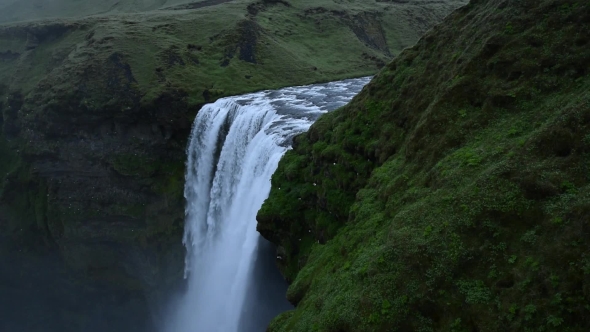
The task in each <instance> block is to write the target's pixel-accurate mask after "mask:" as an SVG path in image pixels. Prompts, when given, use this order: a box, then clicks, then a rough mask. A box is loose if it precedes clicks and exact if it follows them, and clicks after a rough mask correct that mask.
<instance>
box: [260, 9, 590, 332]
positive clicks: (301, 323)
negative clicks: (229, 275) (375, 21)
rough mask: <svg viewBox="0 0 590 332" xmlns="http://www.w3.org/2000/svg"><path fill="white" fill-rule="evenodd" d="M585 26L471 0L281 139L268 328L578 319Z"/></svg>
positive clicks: (587, 178)
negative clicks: (282, 288) (355, 90)
mask: <svg viewBox="0 0 590 332" xmlns="http://www.w3.org/2000/svg"><path fill="white" fill-rule="evenodd" d="M589 36H590V5H588V4H587V3H586V2H584V1H575V0H572V1H570V0H539V1H528V0H520V1H517V0H509V1H506V0H477V1H475V0H474V1H471V3H470V4H469V5H468V6H466V7H463V8H461V9H459V10H458V11H456V12H454V13H453V14H452V15H450V16H449V17H447V18H446V19H445V21H444V22H443V23H442V24H441V25H439V26H437V27H436V28H435V29H433V30H431V31H430V32H428V33H427V34H426V35H425V36H424V37H423V38H421V40H420V41H419V42H418V44H417V45H416V46H414V47H412V48H410V49H407V50H405V51H404V52H402V53H401V54H400V56H399V57H397V58H396V59H395V60H394V61H393V62H392V63H390V64H389V65H387V67H386V68H385V69H383V70H382V71H381V72H380V73H379V74H378V75H377V76H376V77H375V78H374V79H373V81H372V82H371V83H370V84H369V85H368V86H367V87H365V89H364V90H363V92H362V93H361V94H360V95H359V96H358V97H357V98H355V99H354V100H353V101H352V102H351V103H350V104H349V105H348V106H346V107H344V108H342V109H340V110H338V111H335V112H333V113H330V114H327V115H325V116H323V117H322V118H320V119H319V120H318V121H317V122H316V123H315V124H314V125H313V126H312V128H311V129H310V131H309V132H308V133H307V134H304V135H301V136H299V137H297V138H296V139H295V142H294V149H293V150H292V151H290V152H288V153H287V154H286V156H285V157H284V158H283V159H282V161H281V163H280V165H279V169H278V170H277V172H276V173H275V175H274V176H273V179H272V183H273V187H272V191H271V194H270V197H269V199H268V200H267V201H266V202H265V204H264V206H263V207H262V210H261V211H260V212H259V215H258V220H259V224H258V229H259V231H260V232H261V233H262V234H263V235H264V236H265V237H267V238H268V239H270V240H271V241H273V242H274V243H276V244H278V245H279V249H278V255H279V259H278V260H277V262H278V264H279V265H280V267H281V269H282V271H283V273H284V275H285V276H286V277H287V278H288V279H289V280H290V281H291V286H290V288H289V291H288V298H289V299H290V301H291V302H292V303H294V304H295V305H296V309H295V310H293V311H290V312H287V313H284V314H282V315H281V316H279V317H278V318H277V319H275V321H274V322H273V324H272V325H271V328H270V330H271V331H482V332H483V331H588V330H590V319H589V317H590V305H589V303H590V237H589V235H590V233H589V232H590V187H589V186H590V172H589V165H590V93H589V92H588V91H590V78H589V76H588V74H589V73H590V38H589Z"/></svg>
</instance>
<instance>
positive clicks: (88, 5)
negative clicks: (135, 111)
mask: <svg viewBox="0 0 590 332" xmlns="http://www.w3.org/2000/svg"><path fill="white" fill-rule="evenodd" d="M211 1H212V0H195V1H190V0H85V1H79V0H52V1H47V0H0V23H7V22H19V21H33V20H39V19H49V18H59V17H62V18H63V17H70V18H74V17H78V18H80V17H84V16H89V15H100V14H116V13H136V12H144V11H149V10H155V9H161V8H168V7H173V6H178V5H182V4H186V3H192V4H199V3H203V2H211ZM213 1H215V2H227V1H229V0H225V1H224V0H213Z"/></svg>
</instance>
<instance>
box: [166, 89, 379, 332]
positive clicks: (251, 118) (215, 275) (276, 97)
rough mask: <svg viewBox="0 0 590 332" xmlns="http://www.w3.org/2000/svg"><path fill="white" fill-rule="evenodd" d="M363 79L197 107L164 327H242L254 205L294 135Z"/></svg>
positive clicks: (175, 330)
mask: <svg viewBox="0 0 590 332" xmlns="http://www.w3.org/2000/svg"><path fill="white" fill-rule="evenodd" d="M368 81H369V78H360V79H351V80H345V81H339V82H332V83H327V84H317V85H310V86H303V87H292V88H285V89H281V90H276V91H263V92H259V93H253V94H248V95H242V96H237V97H229V98H223V99H220V100H218V101H217V102H215V103H213V104H209V105H205V106H204V107H203V108H202V109H201V111H200V112H199V114H198V115H197V118H196V119H195V123H194V126H193V130H192V134H191V139H190V144H189V147H188V150H187V154H188V160H187V172H186V184H185V197H186V200H187V206H186V226H185V236H184V244H185V246H186V248H187V256H186V270H185V276H186V278H187V279H188V290H187V293H186V294H185V295H184V298H183V299H182V301H181V304H180V306H179V308H178V309H177V312H176V313H175V315H174V318H173V319H172V321H171V322H170V324H169V326H168V327H167V331H168V332H234V331H242V330H241V329H240V326H239V325H240V318H241V315H242V313H243V311H244V309H245V308H244V303H245V297H246V293H247V289H248V286H249V285H250V283H251V282H252V280H250V279H251V275H252V266H253V265H254V262H255V260H256V254H255V253H256V249H257V248H256V246H257V244H258V240H259V235H258V233H257V232H256V213H257V212H258V210H259V209H260V207H261V206H262V203H263V202H264V200H265V199H266V198H267V197H268V193H269V191H270V178H271V176H272V174H273V172H274V171H275V170H276V168H277V165H278V162H279V159H280V158H281V156H282V155H283V154H284V153H285V152H286V151H287V149H288V148H289V144H290V140H291V138H292V137H293V136H295V135H297V134H299V133H302V132H304V131H306V130H307V129H308V128H309V126H310V125H311V124H312V123H313V121H315V120H316V119H317V118H318V117H319V116H320V115H321V114H322V113H325V112H328V111H331V110H333V109H335V108H338V107H340V106H343V105H344V104H346V103H347V102H348V101H349V100H350V99H351V98H352V97H353V96H354V95H356V94H357V93H358V92H359V91H360V90H361V89H362V87H363V86H364V85H365V84H366V83H368ZM281 296H284V294H281ZM263 329H264V327H261V329H260V331H262V330H263ZM244 332H254V331H244Z"/></svg>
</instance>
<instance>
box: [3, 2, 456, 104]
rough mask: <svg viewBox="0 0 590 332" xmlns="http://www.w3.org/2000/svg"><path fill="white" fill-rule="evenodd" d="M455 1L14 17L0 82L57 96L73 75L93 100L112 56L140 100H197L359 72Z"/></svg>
mask: <svg viewBox="0 0 590 332" xmlns="http://www.w3.org/2000/svg"><path fill="white" fill-rule="evenodd" d="M20 3H21V2H19V4H20ZM22 3H25V2H22ZM76 3H78V2H76ZM90 3H92V2H90ZM199 3H200V2H197V5H198V4H199ZM207 3H209V2H207ZM462 3H463V1H460V0H448V1H442V2H436V3H432V2H430V1H425V0H416V1H413V2H410V3H403V4H398V3H392V2H370V3H366V2H365V1H351V2H347V3H338V2H333V1H322V2H318V1H291V2H286V1H282V2H281V1H279V2H268V1H261V2H254V1H245V0H242V1H240V0H236V1H232V2H228V3H223V4H220V5H212V6H208V7H203V8H199V9H185V8H193V7H194V6H192V7H191V6H188V7H183V6H181V7H171V8H172V9H167V10H158V11H150V12H145V13H138V14H116V15H115V14H113V15H108V16H105V15H101V16H93V17H87V18H82V19H58V20H51V21H41V22H33V23H16V24H13V25H6V26H0V82H10V83H9V84H8V85H9V87H10V90H23V93H25V94H26V93H29V92H31V91H33V90H34V89H35V88H37V89H38V90H40V91H42V92H43V93H45V92H49V93H50V94H53V95H57V96H61V95H63V94H64V91H72V89H74V90H76V89H79V86H80V85H81V84H83V85H84V86H85V87H86V88H87V91H85V92H84V93H85V94H89V95H93V96H92V97H93V98H95V99H99V100H100V98H101V97H100V96H98V97H97V96H95V95H104V92H105V91H94V90H95V89H96V90H99V89H98V88H97V86H101V85H102V86H104V81H105V78H103V77H100V76H101V74H104V73H101V71H102V69H103V68H106V67H109V66H113V65H114V66H115V67H117V66H119V65H121V66H129V71H128V75H127V76H128V77H126V79H128V80H129V82H130V83H132V85H130V86H129V88H130V89H134V90H136V92H137V94H139V95H140V98H141V100H142V102H151V101H153V100H154V99H155V98H157V97H158V96H160V95H161V94H162V93H163V91H168V92H172V91H174V92H176V91H178V90H182V91H183V92H184V93H186V94H187V95H188V96H189V98H190V103H192V104H197V103H202V102H204V101H205V100H210V99H213V98H215V97H219V96H225V95H231V94H237V93H242V92H246V91H253V90H258V89H263V88H273V87H279V86H285V85H290V84H303V83H312V82H315V81H326V80H334V79H338V78H344V77H352V76H361V75H368V74H372V73H375V72H376V71H377V70H378V69H379V68H380V67H381V66H383V65H384V64H385V63H386V62H387V61H389V60H390V59H391V58H392V56H394V55H396V54H397V53H399V51H401V50H402V49H403V48H405V47H407V46H409V45H411V44H412V43H414V42H415V41H416V40H417V39H418V37H419V36H420V35H421V34H422V33H424V32H425V31H426V30H427V29H428V28H430V27H431V26H432V25H433V24H434V23H436V22H438V21H439V20H440V19H441V18H442V17H444V15H446V14H447V13H448V12H449V11H450V10H452V9H453V8H456V7H457V6H459V5H461V4H462ZM173 9H177V10H173ZM75 11H77V10H75ZM66 16H67V15H66ZM44 98H47V99H49V98H51V96H46V97H44ZM100 106H102V105H100Z"/></svg>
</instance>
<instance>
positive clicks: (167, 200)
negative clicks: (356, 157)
mask: <svg viewBox="0 0 590 332" xmlns="http://www.w3.org/2000/svg"><path fill="white" fill-rule="evenodd" d="M31 3H33V2H26V1H23V2H20V4H21V5H26V4H31ZM58 3H60V2H59V1H55V2H51V4H50V3H49V2H43V4H44V5H46V6H51V5H52V4H58ZM62 3H65V2H62ZM93 3H94V4H97V3H98V2H96V1H87V2H84V4H83V3H82V2H80V3H78V2H76V5H88V6H90V5H91V4H93ZM105 3H107V2H105ZM119 3H120V4H121V5H124V4H125V3H127V4H132V2H128V1H121V2H119ZM133 3H137V4H149V3H155V2H150V1H137V2H133ZM159 3H162V2H159ZM182 3H185V2H182V1H178V2H175V1H167V2H166V3H165V4H162V6H164V7H166V6H168V5H170V6H173V5H178V4H182ZM204 3H207V4H212V2H200V1H199V2H194V5H191V6H192V7H191V6H188V5H187V6H188V7H178V6H173V7H170V8H168V7H167V8H164V9H162V10H154V11H146V10H147V9H145V8H144V9H141V8H139V7H137V8H135V9H137V10H135V9H134V10H130V11H137V13H125V12H123V11H120V12H119V13H118V14H113V13H110V14H109V15H106V14H105V15H95V16H89V17H82V18H80V17H75V18H71V17H70V18H60V19H47V20H43V21H32V22H20V23H11V24H6V25H2V26H0V114H1V116H0V126H1V129H0V155H1V156H2V159H1V160H0V171H2V173H0V174H2V176H0V234H1V236H2V239H0V240H1V241H2V246H1V248H0V262H1V263H2V266H0V270H2V276H7V277H9V279H10V280H19V278H22V280H21V281H22V283H24V284H26V285H37V284H39V283H38V280H39V279H42V278H41V277H39V275H41V273H43V271H39V272H38V274H35V275H34V276H33V275H31V274H30V273H29V271H31V269H30V267H31V266H34V263H33V262H36V261H38V260H42V257H45V255H48V257H49V256H50V257H51V260H52V261H55V262H56V263H55V265H53V266H52V267H51V269H52V273H53V274H52V275H54V276H55V277H56V279H59V278H60V276H67V278H69V279H68V280H74V281H76V282H77V286H80V287H79V288H75V287H74V288H72V289H66V290H64V289H61V288H57V287H56V288H52V289H51V292H52V294H50V296H49V297H56V298H59V294H70V295H71V296H68V297H67V299H68V300H69V301H66V302H67V305H66V306H64V307H60V306H59V305H58V304H57V302H55V304H56V306H55V307H53V308H52V309H55V310H57V311H59V310H62V309H63V310H62V311H59V313H56V314H51V315H47V316H51V317H53V318H55V319H58V320H60V322H58V323H56V326H58V328H57V330H60V329H59V327H60V326H61V328H62V330H63V326H67V327H68V328H69V329H70V330H71V331H80V330H85V331H91V328H93V329H95V330H98V331H100V330H105V329H106V328H105V327H104V326H103V325H99V324H93V323H92V321H93V319H94V320H95V319H96V318H93V317H89V315H88V313H90V312H104V316H105V317H107V318H108V319H107V318H105V319H102V322H103V323H104V324H107V325H108V323H109V322H113V325H112V326H108V329H109V331H118V330H121V331H130V329H129V328H128V326H136V329H139V330H141V331H146V330H148V328H147V327H146V328H145V329H144V328H143V327H142V326H139V324H135V321H141V322H144V321H147V320H146V319H145V315H144V314H137V313H138V312H140V313H145V312H147V311H148V309H151V310H152V312H153V313H154V315H155V314H156V313H157V312H158V311H159V308H157V307H155V308H147V303H152V304H154V303H155V304H163V303H164V300H163V299H162V297H163V296H164V294H165V293H166V292H167V288H168V287H173V286H175V284H176V283H177V282H178V281H180V280H181V279H182V265H183V256H184V248H183V247H182V244H181V238H182V231H183V219H184V199H183V185H184V163H185V160H186V152H185V149H186V141H187V138H188V135H189V131H190V128H191V124H192V122H193V119H194V117H195V115H196V113H197V112H198V110H199V109H200V107H201V106H202V105H203V104H204V103H207V102H212V101H215V100H216V99H218V98H220V97H222V96H227V95H235V94H240V93H245V92H250V91H256V90H261V89H268V88H276V87H281V86H289V85H298V84H306V83H312V82H319V81H331V80H336V79H340V78H346V77H354V76H364V75H370V74H374V73H375V72H376V71H377V70H378V69H380V68H381V67H382V66H383V65H384V64H385V63H386V62H387V61H389V60H390V59H391V57H392V56H395V55H396V54H398V53H399V52H400V51H401V50H402V49H403V48H404V47H407V46H409V45H411V44H413V43H414V42H415V41H416V40H417V39H418V37H419V36H420V35H421V34H422V33H423V32H424V31H426V30H427V29H428V28H429V27H430V26H432V25H433V24H435V23H436V22H438V21H440V20H441V19H442V18H443V17H444V16H445V15H446V14H447V13H449V12H450V11H451V10H452V9H454V8H456V7H457V6H459V5H461V4H463V3H464V1H462V0H448V1H441V2H433V1H426V0H415V1H412V2H405V3H397V2H366V1H360V0H355V1H347V2H345V3H344V2H340V1H331V0H330V1H328V0H322V1H317V0H314V1H312V0H299V1H279V2H275V1H251V0H235V1H230V2H226V3H223V4H218V5H215V6H207V7H203V8H198V7H199V6H201V5H202V4H204ZM142 8H143V7H142ZM149 8H152V7H149ZM154 8H155V7H154ZM158 8H160V7H158ZM183 8H184V9H183ZM194 8H196V9H194ZM116 11H117V10H114V12H116ZM3 14H6V12H3ZM62 14H63V16H64V17H69V16H70V15H69V14H67V13H65V14H64V13H62ZM66 14H67V15H66ZM80 14H81V15H82V14H83V12H80ZM52 15H53V14H52ZM82 16H84V15H82ZM20 250H22V251H23V253H20V252H19V251H20ZM15 252H19V254H18V255H19V256H18V257H20V258H22V259H18V260H13V259H12V258H13V257H16V256H14V255H15V254H14V253H15ZM36 255H38V256H36ZM5 257H7V259H6V260H5V259H4V258H5ZM26 257H29V258H31V261H26V259H25V258H26ZM60 260H61V262H60ZM6 262H11V263H6ZM13 263H22V264H23V266H16V265H14V264H13ZM54 272H55V273H54ZM22 276H30V277H31V279H30V280H29V279H27V278H23V277H22ZM64 278H65V277H64ZM56 283H57V284H60V285H69V284H71V283H67V282H65V283H59V280H58V281H57V282H56ZM2 285H3V284H1V283H0V296H4V294H5V293H4V292H8V293H10V294H13V293H11V292H12V290H11V288H10V287H3V286H2ZM28 289H29V290H30V291H31V293H33V294H34V292H35V287H30V288H28ZM85 292H86V293H87V294H99V295H100V294H109V295H108V296H107V295H104V296H103V295H101V296H103V297H101V298H99V299H97V300H96V301H93V300H90V299H89V300H87V301H88V303H90V304H92V303H96V306H97V307H98V309H97V308H94V309H91V310H90V309H88V307H87V306H82V305H76V304H77V303H79V302H80V298H84V299H86V298H85V297H84V295H83V294H85ZM27 294H29V293H27ZM77 294H78V295H77ZM111 294H112V295H113V296H110V295H111ZM21 295H22V294H21ZM11 296H12V295H11ZM15 296H18V294H17V295H15ZM77 296H78V297H77ZM27 297H28V296H27ZM99 297H100V296H99ZM89 298H90V297H89ZM85 301H86V300H85ZM7 303H8V302H7ZM0 304H1V303H0ZM90 304H89V306H91V305H90ZM7 305H8V304H7ZM8 306H10V305H8ZM12 307H13V308H17V307H16V306H12ZM15 311H19V312H27V311H26V310H21V309H15ZM44 315H45V314H44ZM28 316H29V317H38V316H36V315H34V314H33V313H28ZM119 316H123V317H129V318H132V320H133V319H134V320H135V321H133V322H132V321H129V322H126V324H120V325H117V324H118V322H119V318H120V317H119ZM19 317H20V316H19ZM39 317H40V316H39ZM109 317H111V318H112V319H110V318H109ZM156 318H157V317H156ZM5 321H6V320H1V319H0V329H3V328H4V326H2V325H1V324H2V323H4V322H5ZM23 321H27V320H26V319H25V320H23ZM30 321H31V322H33V321H34V322H35V326H36V327H37V328H38V330H40V331H45V330H44V329H43V327H44V326H45V324H46V323H45V321H43V320H40V319H38V320H35V319H31V320H30ZM127 323H128V324H127ZM115 325H117V326H115ZM89 326H90V327H89ZM32 330H35V329H32Z"/></svg>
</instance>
